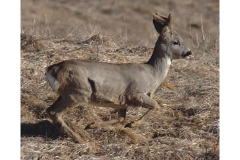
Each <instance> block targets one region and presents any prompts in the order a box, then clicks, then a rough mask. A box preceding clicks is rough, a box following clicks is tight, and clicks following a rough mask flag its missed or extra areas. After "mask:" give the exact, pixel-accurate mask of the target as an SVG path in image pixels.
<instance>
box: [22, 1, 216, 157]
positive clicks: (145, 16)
mask: <svg viewBox="0 0 240 160" xmlns="http://www.w3.org/2000/svg"><path fill="white" fill-rule="evenodd" d="M153 12H161V13H163V14H165V15H167V14H169V13H170V12H171V13H172V14H173V16H174V17H173V18H174V20H173V25H174V26H173V27H174V29H175V30H176V31H177V32H178V33H179V34H180V35H181V37H182V38H183V39H184V41H185V43H186V44H187V45H188V46H189V48H191V50H192V52H193V53H194V56H195V59H194V60H191V61H186V60H178V61H173V64H172V66H171V68H170V71H169V73H168V76H167V78H166V79H165V81H164V83H163V84H162V86H161V87H160V88H159V89H158V91H157V92H156V94H155V97H154V98H155V99H156V100H157V101H158V102H159V104H162V106H161V108H159V109H158V110H157V111H156V112H155V114H154V115H152V116H151V117H150V118H149V119H148V120H147V121H146V122H145V123H144V124H143V125H141V126H140V127H139V128H134V129H126V128H123V127H122V126H121V125H113V126H109V127H106V128H99V129H93V130H87V131H83V128H84V127H85V126H86V125H87V124H88V123H91V122H93V121H96V120H100V121H102V120H103V121H104V120H109V119H112V118H114V117H116V116H117V114H116V112H115V111H114V110H112V109H108V108H100V107H95V106H85V107H79V108H75V109H72V110H70V111H68V112H67V114H65V115H64V119H65V120H66V122H67V123H68V124H69V125H70V127H71V128H74V130H75V131H77V132H78V133H79V134H80V135H81V136H82V137H83V138H84V139H85V140H86V143H84V144H77V143H74V142H73V141H72V139H71V138H67V137H64V136H63V135H61V134H60V133H59V132H58V131H57V130H56V128H55V127H54V126H53V125H52V124H51V122H50V121H49V120H48V118H47V117H46V115H45V113H44V110H45V109H46V108H47V107H48V106H49V105H51V104H52V103H53V102H54V101H55V99H56V98H57V95H56V94H55V93H54V92H53V91H52V89H51V88H50V87H49V85H48V84H47V83H46V81H45V78H44V72H45V67H46V66H48V65H50V64H53V63H57V62H60V61H62V60H66V59H90V60H93V61H105V62H112V63H127V62H135V63H140V62H145V61H146V60H147V59H148V58H149V57H150V55H151V53H152V50H153V47H154V44H155V42H156V39H157V33H156V32H155V30H154V26H153V24H152V16H151V14H152V13H153ZM21 20H22V22H21V159H26V160H28V159H170V160H172V159H174V160H175V159H207V160H211V159H214V160H215V159H219V1H217V0H215V1H214V0H212V1H208V0H203V1H201V2H198V1H194V0H182V1H171V0H168V1H163V0H138V1H136V0H135V1H134V0H133V1H127V0H122V1H116V0H109V1H87V0H83V1H77V0H72V1H67V0H61V1H57V0H51V1H47V0H42V1H34V0H33V1H30V0H22V1H21ZM145 112H146V109H145V108H142V107H139V108H130V109H129V110H128V112H127V119H128V120H129V121H131V120H134V119H137V118H138V117H139V116H141V115H142V114H143V113H145Z"/></svg>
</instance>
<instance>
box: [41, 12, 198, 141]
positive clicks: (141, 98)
mask: <svg viewBox="0 0 240 160" xmlns="http://www.w3.org/2000/svg"><path fill="white" fill-rule="evenodd" d="M153 24H154V26H155V29H156V30H157V32H158V33H159V38H158V40H157V42H156V44H155V48H154V51H153V53H152V56H151V58H150V59H149V60H148V61H147V62H146V63H125V64H113V63H104V62H95V61H85V60H66V61H63V62H60V63H58V64H53V65H51V66H49V67H47V69H46V78H47V81H48V82H49V84H50V86H51V87H52V89H53V90H54V91H55V92H56V93H57V94H58V95H59V98H58V99H57V100H56V101H55V102H54V103H53V104H52V105H51V106H50V107H48V108H47V109H46V112H47V114H48V116H49V117H50V118H51V120H52V122H53V124H54V125H56V126H57V127H58V128H59V129H60V130H61V131H62V132H64V133H66V134H67V135H68V136H71V137H73V138H74V139H75V140H77V141H78V142H79V143H81V142H83V139H82V138H81V137H80V136H79V135H78V134H77V133H75V132H74V131H73V130H72V129H70V128H69V127H68V126H67V125H66V123H65V122H64V121H63V119H62V114H63V113H64V111H66V110H67V109H70V108H73V107H76V106H79V105H81V106H83V105H86V104H92V105H95V106H101V107H111V108H114V109H117V111H118V119H113V120H109V121H104V122H95V123H91V124H88V125H87V126H86V128H85V129H93V128H97V127H104V126H107V125H111V124H115V123H120V122H123V120H125V118H126V111H127V108H128V106H141V105H144V106H146V107H147V108H148V109H149V110H148V111H147V112H146V113H145V114H144V115H143V116H142V117H141V118H140V119H138V120H136V121H133V122H131V123H128V124H127V125H125V127H137V126H139V125H140V124H141V123H142V122H144V120H145V119H146V118H147V117H149V115H150V114H151V113H153V111H154V110H155V109H156V108H158V107H159V105H158V103H157V102H156V101H155V100H154V99H152V96H153V94H154V92H155V91H156V89H157V88H158V87H159V86H160V84H161V83H162V82H163V80H164V78H165V77H166V76H167V73H168V70H169V67H170V65H171V62H172V60H173V59H180V58H191V57H193V56H192V53H191V51H190V49H189V48H188V47H186V46H185V45H184V44H183V40H182V39H181V37H180V36H179V35H178V34H177V33H176V32H174V31H173V29H172V15H171V14H169V16H168V17H165V16H163V15H161V14H160V13H154V14H153Z"/></svg>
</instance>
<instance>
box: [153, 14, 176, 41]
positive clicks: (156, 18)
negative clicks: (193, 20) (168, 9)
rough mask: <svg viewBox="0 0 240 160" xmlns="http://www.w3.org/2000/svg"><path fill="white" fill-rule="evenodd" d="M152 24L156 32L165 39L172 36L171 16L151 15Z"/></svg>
mask: <svg viewBox="0 0 240 160" xmlns="http://www.w3.org/2000/svg"><path fill="white" fill-rule="evenodd" d="M153 24H154V26H155V29H156V30H157V32H158V33H159V34H160V35H161V36H163V37H166V36H168V35H169V34H172V15H171V14H169V16H168V17H165V16H162V15H161V14H160V13H155V14H153Z"/></svg>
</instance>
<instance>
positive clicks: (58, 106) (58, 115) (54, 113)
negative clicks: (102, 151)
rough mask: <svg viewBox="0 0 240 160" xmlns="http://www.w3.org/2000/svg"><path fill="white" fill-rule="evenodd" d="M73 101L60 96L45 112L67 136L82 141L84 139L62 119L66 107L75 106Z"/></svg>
mask: <svg viewBox="0 0 240 160" xmlns="http://www.w3.org/2000/svg"><path fill="white" fill-rule="evenodd" d="M77 105H78V104H76V103H75V102H74V101H72V100H71V99H70V98H65V99H64V98H62V97H61V96H60V97H59V98H58V99H57V100H56V101H55V102H54V103H53V104H52V105H51V106H50V107H48V108H47V109H46V112H47V114H48V116H49V118H50V119H51V120H52V122H53V124H54V125H55V126H56V127H57V128H58V129H59V130H60V131H61V132H62V133H65V134H67V135H68V136H71V137H73V138H74V139H75V140H76V141H78V142H79V143H83V142H84V140H83V139H82V138H81V137H80V136H79V135H78V134H77V133H75V132H74V131H73V130H72V129H70V128H69V127H68V126H67V124H66V123H65V122H64V121H63V119H62V114H63V113H64V111H65V110H66V109H69V108H73V107H75V106H77Z"/></svg>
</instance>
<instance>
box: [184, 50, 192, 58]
mask: <svg viewBox="0 0 240 160" xmlns="http://www.w3.org/2000/svg"><path fill="white" fill-rule="evenodd" d="M183 57H184V58H188V59H189V58H193V55H192V51H191V50H189V51H187V52H186V53H185V54H183Z"/></svg>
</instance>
